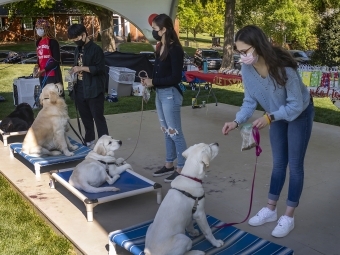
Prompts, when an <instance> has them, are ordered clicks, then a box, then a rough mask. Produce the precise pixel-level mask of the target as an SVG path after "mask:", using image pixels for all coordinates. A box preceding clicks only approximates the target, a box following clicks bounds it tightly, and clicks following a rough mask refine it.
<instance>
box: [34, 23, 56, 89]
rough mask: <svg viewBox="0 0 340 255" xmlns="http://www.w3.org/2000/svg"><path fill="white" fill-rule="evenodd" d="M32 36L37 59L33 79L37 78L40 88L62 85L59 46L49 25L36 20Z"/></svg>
mask: <svg viewBox="0 0 340 255" xmlns="http://www.w3.org/2000/svg"><path fill="white" fill-rule="evenodd" d="M34 35H35V39H36V46H37V57H38V64H37V65H36V70H37V72H36V73H35V77H38V78H39V80H40V86H41V88H43V87H44V86H45V85H46V84H48V83H59V82H60V83H62V75H61V69H60V46H59V43H58V41H57V40H56V39H55V37H54V36H53V32H52V30H51V26H50V23H49V22H48V21H47V20H45V19H39V20H37V22H36V24H35V32H34Z"/></svg>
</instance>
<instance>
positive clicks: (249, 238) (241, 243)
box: [109, 215, 294, 255]
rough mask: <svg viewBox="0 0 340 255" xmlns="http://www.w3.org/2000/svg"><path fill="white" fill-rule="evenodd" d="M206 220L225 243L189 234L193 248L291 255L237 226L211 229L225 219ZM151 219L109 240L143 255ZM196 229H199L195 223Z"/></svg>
mask: <svg viewBox="0 0 340 255" xmlns="http://www.w3.org/2000/svg"><path fill="white" fill-rule="evenodd" d="M207 221H208V223H209V226H210V227H211V229H212V231H213V235H214V236H215V238H216V239H221V240H223V241H224V245H223V246H222V247H220V248H216V247H214V246H212V245H211V244H210V242H209V241H208V240H206V239H205V237H204V236H203V235H202V233H201V232H200V233H201V235H199V236H197V237H194V238H192V237H190V236H189V237H190V238H191V239H192V241H193V245H192V250H201V251H204V252H205V253H206V255H212V254H215V255H217V254H219V255H236V254H239V255H241V254H242V255H250V254H251V255H267V254H271V255H292V254H294V252H293V250H291V249H289V248H287V247H284V246H281V245H278V244H275V243H272V242H270V241H267V240H264V239H262V238H260V237H257V236H255V235H252V234H249V233H247V232H245V231H242V230H240V229H237V228H235V227H233V226H230V227H226V228H214V226H218V225H222V224H224V222H221V221H220V220H218V219H216V218H214V217H212V216H210V215H207ZM151 223H152V220H151V221H148V222H144V223H141V224H139V225H136V226H132V227H129V228H126V229H123V230H117V231H113V232H111V233H110V234H109V240H110V241H111V242H113V243H115V244H117V245H119V246H121V247H123V248H124V249H125V250H127V251H129V252H131V253H132V254H134V255H144V252H143V251H144V246H145V235H146V231H147V229H148V227H149V225H150V224H151ZM195 228H197V229H198V227H197V225H195Z"/></svg>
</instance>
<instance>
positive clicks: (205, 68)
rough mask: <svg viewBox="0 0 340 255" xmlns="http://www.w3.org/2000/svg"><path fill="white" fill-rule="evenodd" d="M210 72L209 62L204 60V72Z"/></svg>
mask: <svg viewBox="0 0 340 255" xmlns="http://www.w3.org/2000/svg"><path fill="white" fill-rule="evenodd" d="M207 72H208V63H207V61H203V73H207Z"/></svg>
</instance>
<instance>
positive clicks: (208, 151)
mask: <svg viewBox="0 0 340 255" xmlns="http://www.w3.org/2000/svg"><path fill="white" fill-rule="evenodd" d="M218 150H219V147H218V144H217V143H213V144H210V145H208V144H204V143H200V144H196V145H193V146H191V147H190V148H188V149H187V150H186V151H184V152H183V156H184V157H185V158H186V162H185V165H184V167H183V169H182V172H181V175H179V176H177V177H176V179H175V180H173V181H172V182H171V189H170V190H169V191H168V193H167V195H166V196H165V198H164V200H163V202H162V204H161V205H160V207H159V209H158V212H157V214H156V217H155V220H154V221H153V223H152V224H151V225H150V226H149V228H148V231H147V233H146V239H145V249H144V252H145V255H183V254H185V255H203V254H205V253H204V252H203V251H199V250H192V251H190V249H191V247H192V241H191V239H190V238H189V237H187V236H186V235H185V230H187V231H188V233H189V234H190V235H191V236H197V235H198V234H199V231H198V230H197V229H194V226H193V219H194V220H196V222H197V224H198V226H199V228H200V230H201V231H202V233H203V234H204V236H205V237H206V239H207V240H208V241H209V242H210V243H211V244H212V245H214V246H216V247H221V246H222V245H223V241H222V240H216V239H215V237H214V236H213V234H212V232H211V229H210V227H209V224H208V222H207V220H206V215H205V211H204V199H205V198H204V189H203V186H202V179H203V177H204V176H205V169H206V167H208V166H209V164H210V161H211V160H212V159H214V158H215V157H216V155H217V154H218Z"/></svg>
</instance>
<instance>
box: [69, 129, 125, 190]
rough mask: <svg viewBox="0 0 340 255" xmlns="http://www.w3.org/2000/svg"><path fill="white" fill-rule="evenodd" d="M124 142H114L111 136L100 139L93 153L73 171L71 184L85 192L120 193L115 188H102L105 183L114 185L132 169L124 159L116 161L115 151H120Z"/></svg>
mask: <svg viewBox="0 0 340 255" xmlns="http://www.w3.org/2000/svg"><path fill="white" fill-rule="evenodd" d="M121 145H122V141H119V140H114V139H112V137H111V136H108V135H103V136H102V137H100V138H99V139H98V141H97V143H96V145H95V147H94V148H93V151H91V152H90V153H89V154H88V155H87V156H86V157H85V159H84V161H82V162H81V163H79V164H78V165H77V166H76V167H75V168H74V170H73V172H72V174H71V176H70V180H69V183H70V184H71V185H72V186H73V187H75V188H77V189H79V190H83V191H85V192H89V193H99V192H105V191H118V190H119V189H118V188H115V187H100V186H101V185H102V184H103V183H104V182H105V181H107V182H108V183H109V184H113V183H114V182H115V181H116V180H117V179H118V178H119V177H120V174H121V173H122V172H124V171H125V170H126V169H131V170H132V167H131V165H130V164H123V165H121V164H122V163H125V161H124V159H123V158H118V159H116V158H115V157H114V151H115V150H117V149H119V148H120V146H121Z"/></svg>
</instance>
